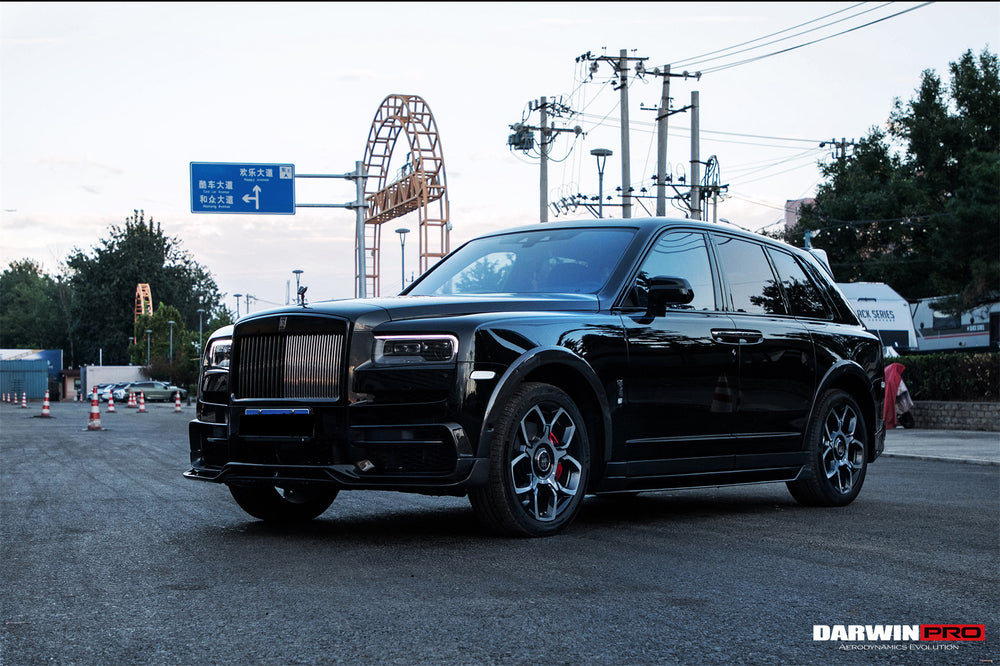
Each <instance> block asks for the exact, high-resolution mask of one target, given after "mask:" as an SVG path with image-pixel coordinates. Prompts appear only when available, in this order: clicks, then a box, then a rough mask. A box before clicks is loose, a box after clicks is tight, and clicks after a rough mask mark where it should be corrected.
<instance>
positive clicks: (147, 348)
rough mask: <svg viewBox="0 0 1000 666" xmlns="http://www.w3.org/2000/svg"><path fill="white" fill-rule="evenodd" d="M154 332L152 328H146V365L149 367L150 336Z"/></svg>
mask: <svg viewBox="0 0 1000 666" xmlns="http://www.w3.org/2000/svg"><path fill="white" fill-rule="evenodd" d="M152 333H153V330H152V329H150V328H147V329H146V367H147V368H148V367H149V336H150V335H151V334H152Z"/></svg>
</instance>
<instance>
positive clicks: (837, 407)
mask: <svg viewBox="0 0 1000 666" xmlns="http://www.w3.org/2000/svg"><path fill="white" fill-rule="evenodd" d="M806 450H807V452H808V456H809V463H808V467H807V470H806V474H805V475H804V478H802V479H799V480H796V481H791V482H789V483H788V484H787V485H788V490H789V492H790V493H792V497H794V498H795V500H796V501H798V502H799V503H800V504H805V505H807V506H846V505H848V504H850V503H851V502H853V501H854V498H855V497H857V496H858V493H859V492H861V486H862V485H863V484H864V482H865V474H866V473H867V471H868V450H869V444H868V429H867V426H866V424H865V417H864V414H863V413H862V411H861V407H859V406H858V403H857V401H856V400H854V398H852V397H851V396H850V395H849V394H848V393H846V392H844V391H841V390H831V391H827V392H826V393H824V394H823V396H822V398H821V399H820V402H819V406H818V407H817V409H816V413H815V416H814V418H813V420H812V422H811V423H810V424H809V427H808V429H807V431H806Z"/></svg>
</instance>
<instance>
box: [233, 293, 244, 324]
mask: <svg viewBox="0 0 1000 666" xmlns="http://www.w3.org/2000/svg"><path fill="white" fill-rule="evenodd" d="M233 296H235V297H236V318H237V319H239V318H240V299H241V298H243V294H233Z"/></svg>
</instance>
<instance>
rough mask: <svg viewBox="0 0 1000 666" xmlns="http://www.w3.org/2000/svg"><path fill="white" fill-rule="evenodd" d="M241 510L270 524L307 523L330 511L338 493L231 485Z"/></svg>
mask: <svg viewBox="0 0 1000 666" xmlns="http://www.w3.org/2000/svg"><path fill="white" fill-rule="evenodd" d="M229 492H231V493H232V494H233V499H235V500H236V503H237V504H239V505H240V508H241V509H243V510H244V511H246V512H247V513H249V514H250V515H251V516H253V517H254V518H258V519H260V520H263V521H265V522H268V523H279V524H280V523H304V522H307V521H310V520H312V519H313V518H315V517H317V516H319V515H320V514H322V513H323V512H324V511H326V510H327V509H329V508H330V505H331V504H333V500H334V499H336V497H337V491H336V490H320V489H313V488H309V489H288V490H284V489H281V488H277V487H275V486H243V485H235V484H234V485H231V486H229Z"/></svg>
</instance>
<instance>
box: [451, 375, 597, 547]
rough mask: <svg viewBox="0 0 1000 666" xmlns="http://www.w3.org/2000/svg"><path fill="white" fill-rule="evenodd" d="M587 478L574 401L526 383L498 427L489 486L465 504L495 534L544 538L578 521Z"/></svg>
mask: <svg viewBox="0 0 1000 666" xmlns="http://www.w3.org/2000/svg"><path fill="white" fill-rule="evenodd" d="M589 476H590V442H589V439H588V437H587V429H586V426H585V425H584V421H583V416H582V414H581V413H580V410H579V409H578V408H577V406H576V404H574V402H573V400H572V398H570V397H569V395H567V394H566V392H565V391H563V390H561V389H559V388H557V387H555V386H551V385H549V384H539V383H526V384H523V385H522V386H520V387H519V388H518V389H517V390H516V391H515V392H514V395H513V396H512V397H511V399H510V400H509V401H508V402H507V404H506V406H505V407H504V409H503V412H502V414H501V415H500V418H499V420H498V421H497V424H496V430H495V432H494V436H493V440H492V444H491V446H490V473H489V482H488V483H487V485H486V486H484V487H483V488H475V489H473V490H471V491H470V493H469V500H470V502H471V503H472V507H473V509H474V510H475V511H476V514H477V515H478V516H479V518H480V520H481V521H482V522H483V524H485V525H486V526H487V527H488V528H490V529H492V530H494V531H496V532H499V533H502V534H510V535H515V536H529V537H538V536H548V535H551V534H555V533H556V532H558V531H559V530H561V529H563V528H564V527H566V526H567V525H568V524H569V523H570V522H572V520H573V518H575V517H576V514H577V513H578V512H579V510H580V506H581V504H582V502H583V496H584V493H585V492H586V488H587V481H588V479H589Z"/></svg>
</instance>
